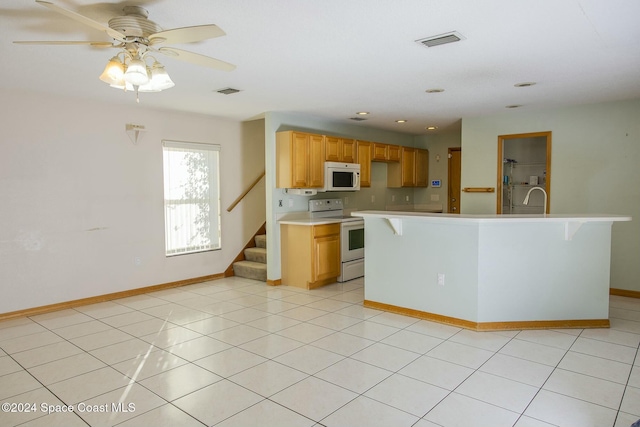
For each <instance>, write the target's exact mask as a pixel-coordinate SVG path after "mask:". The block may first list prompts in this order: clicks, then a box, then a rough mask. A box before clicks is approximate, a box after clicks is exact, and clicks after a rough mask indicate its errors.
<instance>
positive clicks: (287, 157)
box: [276, 131, 325, 188]
mask: <svg viewBox="0 0 640 427" xmlns="http://www.w3.org/2000/svg"><path fill="white" fill-rule="evenodd" d="M324 160H325V143H324V136H323V135H316V134H310V133H305V132H296V131H285V132H277V133H276V187H278V188H322V187H323V186H324Z"/></svg>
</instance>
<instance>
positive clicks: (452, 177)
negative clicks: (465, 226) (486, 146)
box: [447, 147, 462, 214]
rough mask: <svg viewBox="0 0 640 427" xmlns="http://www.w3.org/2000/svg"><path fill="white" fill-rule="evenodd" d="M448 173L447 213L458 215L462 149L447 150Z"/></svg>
mask: <svg viewBox="0 0 640 427" xmlns="http://www.w3.org/2000/svg"><path fill="white" fill-rule="evenodd" d="M447 157H448V158H449V173H448V180H447V182H448V183H449V185H448V191H447V195H448V197H449V203H448V206H449V209H448V212H449V213H454V214H459V213H460V175H461V171H462V149H461V148H460V147H454V148H449V155H448V156H447Z"/></svg>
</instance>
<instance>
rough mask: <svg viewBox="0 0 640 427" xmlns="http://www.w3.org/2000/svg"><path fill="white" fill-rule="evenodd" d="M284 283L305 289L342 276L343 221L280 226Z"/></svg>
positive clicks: (325, 283) (331, 281) (327, 282)
mask: <svg viewBox="0 0 640 427" xmlns="http://www.w3.org/2000/svg"><path fill="white" fill-rule="evenodd" d="M280 246H281V248H282V250H281V258H282V260H281V265H282V284H283V285H287V286H295V287H299V288H305V289H313V288H317V287H318V286H323V285H327V284H329V283H334V282H335V281H336V279H337V278H338V276H339V275H340V267H341V265H340V224H339V223H336V224H322V225H313V226H308V225H297V224H296V225H292V224H282V225H281V226H280Z"/></svg>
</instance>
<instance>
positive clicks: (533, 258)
mask: <svg viewBox="0 0 640 427" xmlns="http://www.w3.org/2000/svg"><path fill="white" fill-rule="evenodd" d="M352 215H353V216H358V217H362V218H364V220H365V259H366V262H365V287H364V291H365V302H364V304H365V306H367V307H372V308H377V309H383V310H387V311H391V312H396V313H401V314H405V315H410V316H416V317H420V318H424V319H429V320H435V321H439V322H443V323H449V324H454V325H457V326H461V327H465V328H468V329H474V330H505V329H534V328H593V327H608V326H609V273H610V258H611V256H610V255H611V228H612V225H613V223H614V222H616V221H630V220H631V218H630V217H628V216H616V215H455V214H425V213H415V212H388V211H362V212H353V213H352Z"/></svg>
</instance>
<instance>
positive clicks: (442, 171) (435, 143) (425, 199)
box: [414, 132, 460, 212]
mask: <svg viewBox="0 0 640 427" xmlns="http://www.w3.org/2000/svg"><path fill="white" fill-rule="evenodd" d="M415 142H416V147H419V148H426V149H428V150H429V187H427V188H423V189H415V191H414V198H415V202H416V204H429V203H441V204H442V208H443V212H448V209H449V204H448V203H449V196H448V191H449V159H448V157H447V156H448V155H449V148H454V147H460V132H447V133H442V134H434V135H422V136H417V137H415ZM438 156H439V160H438ZM433 179H439V180H440V181H441V186H440V188H432V187H431V180H433ZM433 196H436V197H433ZM434 199H435V200H434Z"/></svg>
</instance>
